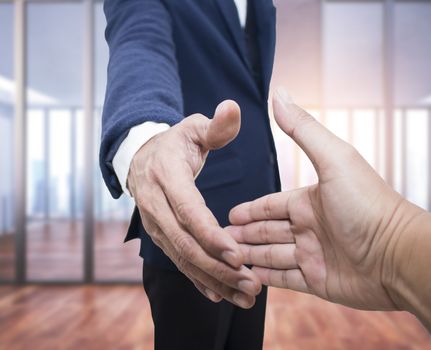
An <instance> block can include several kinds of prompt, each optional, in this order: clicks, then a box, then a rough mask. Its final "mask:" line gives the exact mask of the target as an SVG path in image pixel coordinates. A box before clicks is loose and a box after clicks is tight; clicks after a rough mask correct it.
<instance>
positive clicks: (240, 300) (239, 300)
mask: <svg viewBox="0 0 431 350" xmlns="http://www.w3.org/2000/svg"><path fill="white" fill-rule="evenodd" d="M232 299H233V302H234V303H235V304H237V305H238V306H240V307H242V308H243V309H248V308H249V307H250V303H249V302H248V299H247V298H246V296H245V295H243V294H241V293H236V294H234V295H233V298H232Z"/></svg>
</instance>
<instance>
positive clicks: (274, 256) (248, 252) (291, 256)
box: [241, 244, 298, 270]
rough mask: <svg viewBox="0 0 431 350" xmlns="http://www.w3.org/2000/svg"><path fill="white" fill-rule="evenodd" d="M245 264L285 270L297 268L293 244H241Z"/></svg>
mask: <svg viewBox="0 0 431 350" xmlns="http://www.w3.org/2000/svg"><path fill="white" fill-rule="evenodd" d="M241 249H242V251H243V254H244V257H245V262H246V264H250V265H256V266H260V267H267V268H272V269H279V270H287V269H296V268H298V263H297V262H296V257H295V250H296V245H295V244H267V245H248V244H242V245H241Z"/></svg>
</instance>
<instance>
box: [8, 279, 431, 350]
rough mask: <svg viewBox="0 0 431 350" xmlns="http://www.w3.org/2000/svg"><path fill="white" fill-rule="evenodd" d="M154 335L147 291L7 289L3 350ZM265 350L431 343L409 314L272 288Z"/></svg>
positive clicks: (85, 348)
mask: <svg viewBox="0 0 431 350" xmlns="http://www.w3.org/2000/svg"><path fill="white" fill-rule="evenodd" d="M152 331H153V326H152V323H151V318H150V310H149V306H148V301H147V299H146V296H145V294H144V292H143V289H142V287H141V286H97V287H95V286H83V287H82V286H81V287H53V286H45V287H42V286H28V287H22V288H18V287H12V286H5V287H0V349H2V350H3V349H5V350H27V349H31V350H51V349H52V350H54V349H55V350H57V349H71V350H76V349H78V350H81V349H82V350H93V349H96V350H97V349H101V350H102V349H103V350H110V349H113V350H117V349H119V350H121V349H124V350H128V349H132V350H134V349H152V346H153V339H152ZM264 348H265V349H269V350H281V349H292V350H308V349H310V350H315V349H322V350H325V349H328V350H337V349H348V350H356V349H358V350H359V349H361V350H363V349H366V350H386V349H388V350H390V349H399V350H401V349H403V350H409V349H412V350H413V349H415V350H419V349H431V338H430V336H429V335H428V333H427V332H426V331H425V330H424V329H423V328H422V326H421V325H420V324H419V323H418V322H417V321H416V320H415V319H414V318H413V317H412V316H410V315H408V314H406V313H382V312H361V311H355V310H350V309H347V308H345V307H341V306H338V305H334V304H330V303H327V302H324V301H321V300H319V299H317V298H315V297H312V296H309V295H303V294H299V293H294V292H288V291H282V290H275V289H271V291H270V295H269V304H268V313H267V323H266V332H265V347H264ZM202 350H205V349H202ZM238 350H242V349H238ZM244 350H246V349H244Z"/></svg>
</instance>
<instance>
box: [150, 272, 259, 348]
mask: <svg viewBox="0 0 431 350" xmlns="http://www.w3.org/2000/svg"><path fill="white" fill-rule="evenodd" d="M143 280H144V288H145V291H146V293H147V296H148V299H149V301H150V305H151V313H152V316H153V322H154V329H155V334H154V341H155V349H156V350H173V349H175V350H182V349H184V350H242V349H244V350H261V349H262V345H263V334H264V323H265V309H266V296H267V290H266V288H264V289H263V290H262V292H261V294H259V296H258V297H257V298H256V304H255V306H254V307H253V308H251V309H249V310H243V309H241V308H239V307H236V306H234V305H232V304H231V303H229V302H226V301H222V302H220V303H218V304H216V303H213V302H211V301H210V300H208V299H206V298H205V297H204V296H203V295H202V294H201V293H200V292H199V291H198V290H197V289H196V288H195V286H194V285H193V283H192V282H190V280H189V279H188V278H187V277H185V276H184V275H183V274H182V273H181V272H178V271H169V270H163V269H160V268H157V267H154V266H148V265H144V272H143Z"/></svg>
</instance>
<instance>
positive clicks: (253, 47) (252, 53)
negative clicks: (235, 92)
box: [244, 0, 262, 90]
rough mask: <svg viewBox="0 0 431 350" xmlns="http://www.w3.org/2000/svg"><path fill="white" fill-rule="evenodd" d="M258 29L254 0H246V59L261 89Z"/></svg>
mask: <svg viewBox="0 0 431 350" xmlns="http://www.w3.org/2000/svg"><path fill="white" fill-rule="evenodd" d="M257 35H258V29H257V23H256V11H255V6H254V0H248V3H247V19H246V23H245V28H244V37H245V42H246V47H247V53H248V60H249V62H250V67H251V70H252V74H253V78H254V80H255V81H256V84H257V85H258V87H259V90H261V89H262V69H261V68H262V67H261V62H260V50H259V43H258V41H257Z"/></svg>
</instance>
